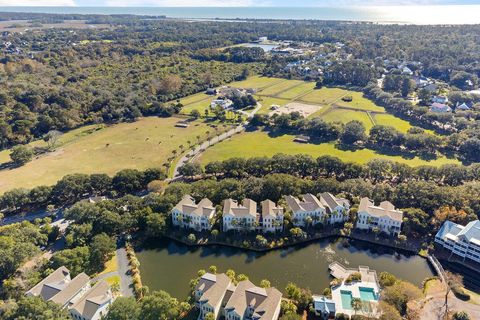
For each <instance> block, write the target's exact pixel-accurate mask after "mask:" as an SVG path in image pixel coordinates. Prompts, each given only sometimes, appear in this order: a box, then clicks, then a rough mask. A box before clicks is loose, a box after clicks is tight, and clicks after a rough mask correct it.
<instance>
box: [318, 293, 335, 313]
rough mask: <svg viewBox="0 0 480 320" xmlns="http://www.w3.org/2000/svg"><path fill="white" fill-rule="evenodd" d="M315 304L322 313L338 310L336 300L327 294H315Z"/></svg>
mask: <svg viewBox="0 0 480 320" xmlns="http://www.w3.org/2000/svg"><path fill="white" fill-rule="evenodd" d="M313 306H314V307H315V310H318V311H320V312H322V313H323V312H326V313H330V312H333V313H335V312H336V311H335V310H336V308H335V302H334V301H333V300H331V299H328V298H327V297H325V296H316V295H313Z"/></svg>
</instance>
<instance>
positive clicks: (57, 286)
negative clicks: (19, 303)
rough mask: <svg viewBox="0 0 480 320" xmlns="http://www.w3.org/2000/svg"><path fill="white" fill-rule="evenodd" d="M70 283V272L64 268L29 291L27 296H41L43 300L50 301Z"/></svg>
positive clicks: (60, 268)
mask: <svg viewBox="0 0 480 320" xmlns="http://www.w3.org/2000/svg"><path fill="white" fill-rule="evenodd" d="M69 281H70V271H68V269H67V268H66V267H64V266H62V267H59V268H58V269H57V270H55V271H53V272H52V273H51V274H50V275H48V276H47V277H46V278H45V279H43V280H42V281H40V282H39V283H38V284H37V285H35V286H34V287H33V288H31V289H30V290H28V291H27V295H33V296H40V297H42V299H43V300H49V299H50V298H52V297H53V296H55V295H56V294H57V293H59V292H60V291H61V290H62V289H63V288H65V287H66V286H67V284H68V282H69Z"/></svg>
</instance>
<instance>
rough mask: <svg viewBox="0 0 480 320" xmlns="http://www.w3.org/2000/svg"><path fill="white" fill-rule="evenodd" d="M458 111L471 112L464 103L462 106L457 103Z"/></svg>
mask: <svg viewBox="0 0 480 320" xmlns="http://www.w3.org/2000/svg"><path fill="white" fill-rule="evenodd" d="M455 109H456V110H463V111H468V110H470V107H469V106H468V105H467V104H466V103H465V102H464V103H462V104H460V103H457V106H456V107H455Z"/></svg>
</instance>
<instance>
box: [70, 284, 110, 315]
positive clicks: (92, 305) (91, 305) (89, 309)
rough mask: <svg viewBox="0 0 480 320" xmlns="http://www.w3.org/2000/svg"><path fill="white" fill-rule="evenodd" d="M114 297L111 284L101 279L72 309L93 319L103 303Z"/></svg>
mask: <svg viewBox="0 0 480 320" xmlns="http://www.w3.org/2000/svg"><path fill="white" fill-rule="evenodd" d="M112 299H113V297H112V293H111V291H110V286H109V285H108V283H106V282H105V281H103V280H100V281H98V282H97V283H96V284H95V285H94V286H93V287H92V288H91V289H90V290H88V292H87V293H86V294H85V295H84V296H83V297H81V298H80V300H78V301H77V302H76V303H75V304H74V305H73V306H72V310H75V311H77V312H78V313H79V314H81V315H82V317H84V318H87V319H91V318H92V317H93V316H94V315H95V313H96V312H97V311H98V309H99V308H100V307H101V306H102V305H104V304H105V303H107V302H109V301H111V300H112Z"/></svg>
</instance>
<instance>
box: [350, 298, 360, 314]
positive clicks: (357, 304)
mask: <svg viewBox="0 0 480 320" xmlns="http://www.w3.org/2000/svg"><path fill="white" fill-rule="evenodd" d="M351 305H352V309H353V310H354V311H355V315H356V314H357V311H359V310H361V309H362V300H361V299H360V298H352V302H351Z"/></svg>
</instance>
